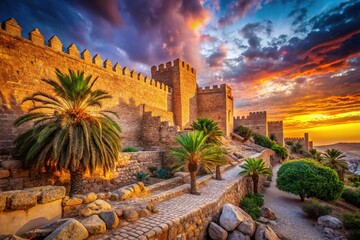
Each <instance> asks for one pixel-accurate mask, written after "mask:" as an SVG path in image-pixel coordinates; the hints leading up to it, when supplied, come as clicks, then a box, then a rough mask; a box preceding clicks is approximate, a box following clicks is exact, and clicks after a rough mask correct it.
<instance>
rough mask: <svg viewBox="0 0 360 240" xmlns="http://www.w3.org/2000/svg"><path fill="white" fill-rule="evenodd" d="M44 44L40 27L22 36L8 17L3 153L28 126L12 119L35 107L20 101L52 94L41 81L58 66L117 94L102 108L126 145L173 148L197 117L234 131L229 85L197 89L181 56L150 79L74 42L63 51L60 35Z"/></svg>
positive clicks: (1, 70)
mask: <svg viewBox="0 0 360 240" xmlns="http://www.w3.org/2000/svg"><path fill="white" fill-rule="evenodd" d="M44 42H45V39H44V37H43V35H42V34H41V32H40V31H39V29H37V28H36V29H34V30H33V31H31V32H30V33H29V39H27V38H23V37H22V29H21V27H20V26H19V25H18V24H17V22H16V20H15V19H9V20H7V21H5V22H4V23H3V24H2V28H1V29H0V86H1V89H0V99H1V102H0V104H1V106H0V131H1V135H0V154H8V153H10V152H11V148H12V142H13V140H14V139H15V137H16V136H17V135H18V134H19V133H20V132H22V131H24V130H25V129H26V127H23V128H14V127H13V122H14V120H15V119H16V118H17V117H19V116H21V115H23V114H24V113H26V111H27V110H28V109H29V107H31V103H26V104H22V99H24V97H26V96H29V95H31V94H32V93H34V92H35V91H39V90H40V91H44V92H49V90H48V89H49V87H48V86H47V85H46V84H45V83H43V82H42V81H41V80H42V79H56V75H55V69H56V68H58V69H59V70H60V71H62V72H67V71H68V69H72V70H74V71H84V72H85V74H86V75H92V76H93V77H98V81H97V83H96V84H95V88H100V89H103V90H106V91H108V92H109V93H110V94H111V95H112V96H113V98H112V99H110V100H107V101H105V102H104V108H105V109H107V110H112V111H115V112H116V113H118V115H119V116H120V118H119V119H117V122H118V123H119V125H120V126H121V128H122V142H123V145H124V146H142V147H147V146H150V145H153V146H169V145H171V144H173V143H174V137H175V136H176V134H178V130H185V129H188V128H189V127H190V124H191V123H192V121H194V120H196V118H197V117H199V116H202V117H205V116H207V117H211V116H215V117H216V119H215V120H217V121H219V122H220V126H221V128H222V130H223V131H224V132H225V133H226V134H227V135H229V134H230V132H232V130H233V99H232V95H231V89H230V87H228V86H225V85H224V86H223V85H222V86H220V87H213V89H215V91H214V90H213V92H208V91H207V90H206V89H208V88H205V90H202V89H201V88H198V86H197V84H196V70H195V69H194V68H193V67H191V66H189V64H187V63H185V62H184V61H182V60H180V59H176V60H174V61H173V62H168V63H166V65H164V64H160V65H159V66H158V67H156V66H153V67H152V68H151V73H152V77H146V76H143V75H142V74H141V73H137V72H136V70H130V69H129V68H128V67H122V66H120V64H119V63H116V64H114V65H113V64H112V63H111V61H110V60H109V59H106V60H105V61H103V60H102V57H101V56H100V55H99V54H95V55H94V56H92V54H91V53H90V52H89V51H88V50H86V49H85V50H83V51H82V52H81V53H80V51H79V50H78V48H77V47H76V46H75V44H70V46H68V47H67V48H66V52H63V50H62V49H63V45H62V43H61V41H60V40H59V39H58V38H57V37H56V36H53V37H52V38H50V39H49V40H48V41H47V45H46V44H44ZM217 89H218V90H219V91H217ZM204 101H206V102H204ZM212 105H217V106H221V108H213V107H212ZM224 108H225V110H224Z"/></svg>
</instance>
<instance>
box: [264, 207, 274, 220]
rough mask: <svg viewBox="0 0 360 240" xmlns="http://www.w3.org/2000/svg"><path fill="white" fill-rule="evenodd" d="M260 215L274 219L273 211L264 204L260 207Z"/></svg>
mask: <svg viewBox="0 0 360 240" xmlns="http://www.w3.org/2000/svg"><path fill="white" fill-rule="evenodd" d="M261 216H262V217H264V218H267V219H270V220H275V219H276V216H275V213H274V212H273V211H272V210H271V209H270V208H269V207H265V206H264V207H262V208H261Z"/></svg>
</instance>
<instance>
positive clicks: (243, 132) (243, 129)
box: [234, 126, 253, 142]
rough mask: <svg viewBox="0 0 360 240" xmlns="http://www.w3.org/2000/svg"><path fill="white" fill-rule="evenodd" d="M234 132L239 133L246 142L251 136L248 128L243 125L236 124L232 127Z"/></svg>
mask: <svg viewBox="0 0 360 240" xmlns="http://www.w3.org/2000/svg"><path fill="white" fill-rule="evenodd" d="M234 132H235V133H236V134H239V135H240V136H241V137H243V138H244V139H243V141H244V142H246V141H247V140H249V139H250V138H251V136H252V135H253V133H252V131H251V129H250V128H247V127H244V126H238V127H236V128H235V129H234Z"/></svg>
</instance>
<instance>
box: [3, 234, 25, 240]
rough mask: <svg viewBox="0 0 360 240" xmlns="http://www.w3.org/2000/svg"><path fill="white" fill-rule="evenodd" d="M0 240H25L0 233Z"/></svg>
mask: <svg viewBox="0 0 360 240" xmlns="http://www.w3.org/2000/svg"><path fill="white" fill-rule="evenodd" d="M0 239H1V240H26V239H25V238H22V237H19V236H16V235H14V234H1V233H0Z"/></svg>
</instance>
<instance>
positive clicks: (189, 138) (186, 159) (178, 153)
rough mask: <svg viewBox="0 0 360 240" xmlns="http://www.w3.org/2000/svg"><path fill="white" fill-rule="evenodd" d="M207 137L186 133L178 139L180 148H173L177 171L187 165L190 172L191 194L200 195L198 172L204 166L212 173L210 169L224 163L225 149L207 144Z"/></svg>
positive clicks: (196, 133)
mask: <svg viewBox="0 0 360 240" xmlns="http://www.w3.org/2000/svg"><path fill="white" fill-rule="evenodd" d="M206 140H207V136H206V135H205V134H204V133H203V132H202V131H197V130H195V131H193V132H191V133H184V134H182V135H180V136H179V137H177V138H176V141H177V142H178V143H179V144H180V147H173V148H171V154H170V156H171V157H173V158H175V160H176V162H175V163H174V164H173V166H172V167H173V168H174V170H175V171H179V170H181V169H182V168H183V167H184V166H185V165H187V167H188V169H189V172H190V179H191V181H190V193H192V194H196V195H198V194H199V192H198V191H197V186H196V172H197V170H198V168H199V165H200V164H202V165H203V166H204V168H205V170H206V171H208V172H211V169H210V167H211V166H216V165H217V164H219V162H221V161H223V159H224V158H223V154H224V152H223V148H221V147H219V146H217V145H214V144H208V143H206Z"/></svg>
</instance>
